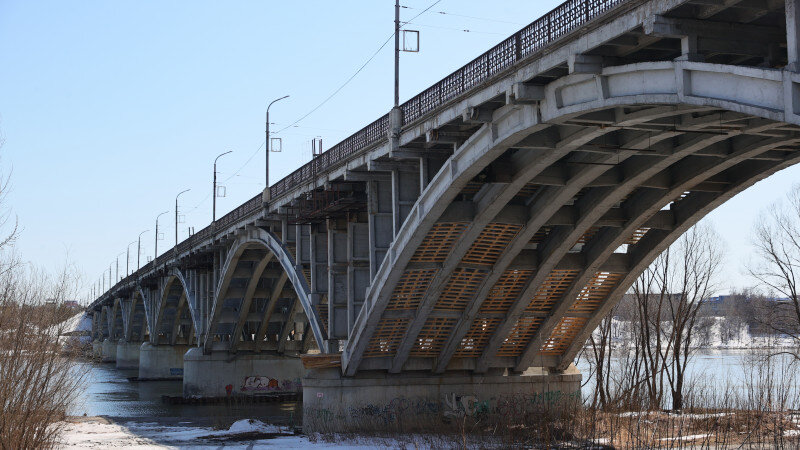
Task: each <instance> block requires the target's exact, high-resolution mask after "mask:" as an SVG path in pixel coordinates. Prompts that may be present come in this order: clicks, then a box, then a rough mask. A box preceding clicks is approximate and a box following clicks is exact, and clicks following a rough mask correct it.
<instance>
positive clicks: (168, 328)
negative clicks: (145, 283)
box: [150, 268, 197, 345]
mask: <svg viewBox="0 0 800 450" xmlns="http://www.w3.org/2000/svg"><path fill="white" fill-rule="evenodd" d="M161 283H162V284H161V288H160V289H159V299H158V304H157V305H155V307H156V310H155V311H154V315H155V321H154V322H153V328H152V329H151V330H150V342H151V343H152V344H153V345H161V344H169V345H175V344H191V343H192V341H193V339H194V335H195V330H196V329H197V327H196V326H195V324H196V323H197V317H196V311H195V308H194V305H196V302H195V299H194V295H192V293H191V292H190V291H189V289H188V287H187V284H186V280H185V278H184V277H183V275H182V274H181V272H180V271H179V270H178V269H175V268H173V269H171V270H170V273H169V275H168V276H167V277H166V278H163V279H162V280H161Z"/></svg>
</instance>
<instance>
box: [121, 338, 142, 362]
mask: <svg viewBox="0 0 800 450" xmlns="http://www.w3.org/2000/svg"><path fill="white" fill-rule="evenodd" d="M141 346H142V344H140V343H138V342H127V341H123V340H122V339H120V341H119V343H118V344H117V358H116V359H117V369H138V368H139V348H140V347H141Z"/></svg>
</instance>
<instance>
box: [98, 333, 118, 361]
mask: <svg viewBox="0 0 800 450" xmlns="http://www.w3.org/2000/svg"><path fill="white" fill-rule="evenodd" d="M116 360H117V341H113V340H111V339H110V338H106V340H104V341H103V348H102V355H101V361H103V362H114V361H116Z"/></svg>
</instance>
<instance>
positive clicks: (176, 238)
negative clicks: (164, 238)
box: [175, 189, 191, 250]
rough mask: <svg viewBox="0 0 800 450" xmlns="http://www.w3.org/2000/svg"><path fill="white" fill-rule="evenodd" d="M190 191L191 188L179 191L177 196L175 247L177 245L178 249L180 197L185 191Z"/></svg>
mask: <svg viewBox="0 0 800 450" xmlns="http://www.w3.org/2000/svg"><path fill="white" fill-rule="evenodd" d="M189 191H191V189H186V190H183V191H181V192H179V193H178V195H176V196H175V247H176V250H177V247H178V197H180V196H181V194H183V193H184V192H189Z"/></svg>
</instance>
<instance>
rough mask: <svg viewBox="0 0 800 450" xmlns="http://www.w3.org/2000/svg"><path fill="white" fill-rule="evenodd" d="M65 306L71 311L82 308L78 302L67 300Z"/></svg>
mask: <svg viewBox="0 0 800 450" xmlns="http://www.w3.org/2000/svg"><path fill="white" fill-rule="evenodd" d="M64 306H66V307H67V308H70V309H78V308H80V307H81V305H79V304H78V301H77V300H65V301H64Z"/></svg>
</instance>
